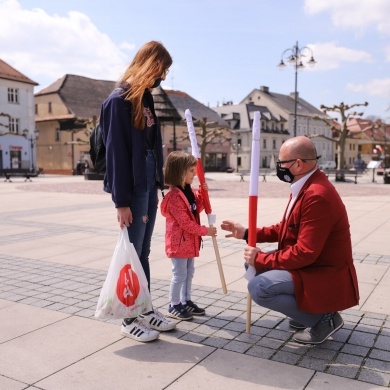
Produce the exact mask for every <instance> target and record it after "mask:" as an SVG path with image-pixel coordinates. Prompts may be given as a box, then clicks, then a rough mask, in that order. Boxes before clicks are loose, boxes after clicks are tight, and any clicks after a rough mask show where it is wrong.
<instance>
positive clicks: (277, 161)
mask: <svg viewBox="0 0 390 390" xmlns="http://www.w3.org/2000/svg"><path fill="white" fill-rule="evenodd" d="M297 160H298V159H297V158H294V159H293V160H284V161H280V160H276V165H278V166H279V168H280V166H281V165H282V164H287V163H290V162H295V161H297ZM302 161H303V160H302Z"/></svg>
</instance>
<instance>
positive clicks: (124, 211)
mask: <svg viewBox="0 0 390 390" xmlns="http://www.w3.org/2000/svg"><path fill="white" fill-rule="evenodd" d="M116 210H117V219H118V222H119V227H120V228H121V229H123V228H124V227H125V226H126V227H129V226H130V225H131V224H132V223H133V214H132V212H131V210H130V207H118V208H117V209H116Z"/></svg>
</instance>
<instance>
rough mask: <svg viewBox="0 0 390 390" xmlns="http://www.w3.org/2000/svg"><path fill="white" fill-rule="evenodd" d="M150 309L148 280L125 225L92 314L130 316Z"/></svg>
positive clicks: (104, 316) (116, 316)
mask: <svg viewBox="0 0 390 390" xmlns="http://www.w3.org/2000/svg"><path fill="white" fill-rule="evenodd" d="M151 310H152V300H151V297H150V293H149V290H148V281H147V280H146V276H145V273H144V270H143V268H142V265H141V262H140V260H139V258H138V255H137V252H136V251H135V249H134V245H133V244H132V243H131V242H130V240H129V235H128V233H127V229H126V228H124V229H122V230H121V231H120V233H119V237H118V242H117V243H116V247H115V251H114V254H113V256H112V260H111V264H110V267H109V269H108V273H107V277H106V280H105V281H104V284H103V287H102V291H101V292H100V296H99V300H98V303H97V307H96V311H95V317H97V318H132V317H137V316H138V315H140V314H142V313H145V312H148V311H151Z"/></svg>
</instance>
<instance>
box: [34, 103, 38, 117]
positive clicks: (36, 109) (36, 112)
mask: <svg viewBox="0 0 390 390" xmlns="http://www.w3.org/2000/svg"><path fill="white" fill-rule="evenodd" d="M35 115H38V104H36V105H35Z"/></svg>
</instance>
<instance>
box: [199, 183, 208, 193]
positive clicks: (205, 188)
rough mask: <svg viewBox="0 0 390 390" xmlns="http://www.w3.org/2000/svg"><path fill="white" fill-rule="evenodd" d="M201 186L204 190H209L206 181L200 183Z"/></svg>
mask: <svg viewBox="0 0 390 390" xmlns="http://www.w3.org/2000/svg"><path fill="white" fill-rule="evenodd" d="M201 187H202V188H203V189H204V190H206V191H208V190H209V186H208V184H207V183H206V182H205V183H203V184H202V185H201Z"/></svg>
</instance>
